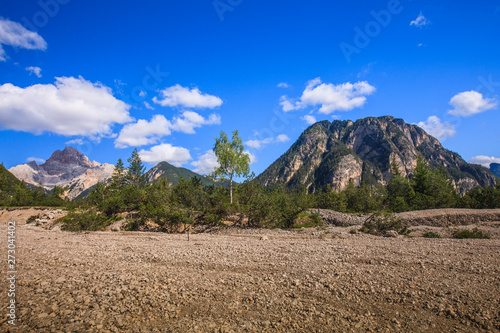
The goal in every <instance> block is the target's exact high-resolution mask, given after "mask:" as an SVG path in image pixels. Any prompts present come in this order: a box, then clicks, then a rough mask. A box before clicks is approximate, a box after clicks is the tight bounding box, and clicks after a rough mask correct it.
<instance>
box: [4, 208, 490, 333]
mask: <svg viewBox="0 0 500 333" xmlns="http://www.w3.org/2000/svg"><path fill="white" fill-rule="evenodd" d="M40 213H42V214H43V216H42V217H50V216H48V214H49V213H51V212H50V211H45V210H34V209H29V210H24V211H13V212H7V211H0V249H1V250H0V253H1V255H2V258H5V253H6V248H7V230H6V229H7V227H6V222H7V220H9V219H11V218H14V219H16V220H17V222H18V226H17V242H18V249H19V252H18V254H17V256H18V281H17V295H18V297H17V303H18V309H17V315H18V319H17V326H16V327H15V328H13V327H11V326H10V325H8V323H7V322H2V324H1V327H0V329H2V330H4V331H17V332H303V331H306V332H335V331H342V332H347V331H353V332H359V331H374V332H379V331H382V332H384V331H387V332H393V331H400V332H478V331H479V332H481V331H485V332H488V331H490V332H499V331H500V240H499V238H498V237H493V238H492V239H485V240H482V239H479V240H472V239H466V240H456V239H450V238H444V239H426V238H420V237H417V238H408V237H396V238H383V237H376V236H371V235H366V234H360V233H356V234H354V233H353V232H354V231H351V230H356V229H357V228H359V227H358V226H351V227H327V228H325V229H303V230H297V231H284V230H261V229H237V228H219V229H215V230H212V232H210V233H203V234H194V235H190V239H189V240H188V238H187V235H186V234H175V235H173V234H160V233H134V232H112V231H107V232H94V233H69V232H61V231H59V230H56V229H52V230H46V229H44V228H43V225H41V224H40V225H39V226H35V224H34V223H30V224H25V223H24V222H25V219H26V218H27V217H29V216H31V215H35V214H40ZM22 219H24V220H22ZM498 225H499V224H498V223H497V222H495V223H494V222H491V223H489V222H488V223H486V222H483V224H482V225H481V227H488V228H491V229H492V230H493V229H495V228H496V229H498ZM468 227H470V226H468ZM423 228H437V227H433V226H425V227H423ZM441 229H443V230H444V229H446V228H441ZM2 234H3V235H4V236H1V235H2ZM1 267H2V272H4V271H5V262H3V263H2V266H1ZM6 289H7V283H6V279H1V281H0V290H1V291H2V292H1V294H0V302H1V303H0V304H3V305H6V304H7V301H8V297H7V293H6V292H5V290H6ZM3 305H0V309H1V312H4V313H6V309H5V306H3ZM0 318H4V314H2V317H0ZM0 321H1V320H0Z"/></svg>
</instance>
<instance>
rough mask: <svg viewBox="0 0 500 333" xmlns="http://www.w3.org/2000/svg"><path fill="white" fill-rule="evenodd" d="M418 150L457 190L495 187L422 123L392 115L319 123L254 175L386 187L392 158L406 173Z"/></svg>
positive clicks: (311, 186) (488, 175) (264, 180)
mask: <svg viewBox="0 0 500 333" xmlns="http://www.w3.org/2000/svg"><path fill="white" fill-rule="evenodd" d="M419 154H421V155H422V156H423V157H424V159H425V160H426V161H427V162H428V165H429V166H430V167H434V168H438V167H444V168H445V170H446V172H447V174H448V176H449V178H450V179H451V180H452V181H453V183H454V185H455V187H456V188H457V189H458V191H459V192H460V193H461V194H464V193H465V192H467V191H468V190H470V189H472V188H474V187H477V186H495V180H496V177H495V176H494V175H493V174H492V172H491V171H489V170H488V169H487V168H485V167H482V166H479V165H475V164H469V163H467V162H465V161H464V160H463V159H462V158H461V157H460V155H458V154H457V153H454V152H451V151H449V150H447V149H444V148H443V146H442V145H441V144H440V143H439V141H438V140H437V139H435V138H434V137H432V136H430V135H429V134H427V133H426V132H425V131H424V130H423V129H421V128H420V127H418V126H416V125H411V124H406V123H405V122H404V121H403V120H402V119H396V118H394V117H391V116H384V117H379V118H374V117H368V118H364V119H359V120H357V121H356V122H352V121H349V120H348V121H339V120H335V121H333V122H329V121H326V120H325V121H321V122H318V123H316V124H314V125H312V126H310V127H309V128H308V129H306V130H305V131H304V133H302V135H301V136H300V137H299V139H298V140H297V141H296V142H295V143H294V144H293V145H292V146H291V148H290V149H289V150H288V151H287V152H286V153H285V154H283V155H282V156H281V157H280V158H279V159H278V160H276V161H275V162H274V163H273V164H272V165H271V166H269V167H268V168H267V169H266V170H265V171H264V172H263V173H262V174H260V175H259V176H258V177H257V178H256V179H257V181H258V182H260V183H261V184H262V185H264V186H267V185H272V184H277V183H284V184H286V185H287V186H289V187H297V186H305V187H306V188H307V189H308V190H309V191H315V190H319V189H322V188H324V187H326V186H327V185H330V186H332V187H333V188H334V189H335V190H343V189H345V188H346V187H347V185H348V183H349V181H353V182H354V184H355V185H359V184H361V183H362V182H365V183H366V184H368V185H375V184H381V185H385V184H386V182H387V180H388V179H390V177H391V161H392V159H393V158H394V159H395V160H396V163H397V165H398V168H399V171H400V173H401V175H403V176H410V175H412V174H413V172H414V170H415V166H416V164H417V157H418V155H419Z"/></svg>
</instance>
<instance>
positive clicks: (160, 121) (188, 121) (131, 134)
mask: <svg viewBox="0 0 500 333" xmlns="http://www.w3.org/2000/svg"><path fill="white" fill-rule="evenodd" d="M214 124H220V116H219V115H217V114H211V115H210V116H208V117H207V118H205V117H202V116H201V115H199V114H198V113H196V112H193V111H184V112H183V113H182V114H181V115H180V116H177V117H174V118H173V119H172V120H168V119H166V118H165V116H163V115H158V114H157V115H154V116H153V118H152V119H151V121H147V120H144V119H139V120H138V121H137V122H135V123H131V124H127V125H125V126H123V128H122V130H121V131H120V134H119V135H118V138H116V140H115V147H116V148H126V147H139V146H144V145H150V144H156V143H158V142H159V141H160V139H161V138H162V137H164V136H167V135H170V134H171V133H172V132H182V133H186V134H195V131H194V129H195V128H198V127H202V126H204V125H214Z"/></svg>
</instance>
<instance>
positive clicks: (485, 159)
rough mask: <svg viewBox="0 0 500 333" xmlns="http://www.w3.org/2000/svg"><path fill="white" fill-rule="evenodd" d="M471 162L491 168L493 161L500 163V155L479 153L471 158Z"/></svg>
mask: <svg viewBox="0 0 500 333" xmlns="http://www.w3.org/2000/svg"><path fill="white" fill-rule="evenodd" d="M469 163H474V164H481V165H482V166H484V167H487V168H489V167H490V164H491V163H500V157H493V156H484V155H479V156H474V157H473V158H471V159H470V161H469Z"/></svg>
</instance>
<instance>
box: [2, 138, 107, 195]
mask: <svg viewBox="0 0 500 333" xmlns="http://www.w3.org/2000/svg"><path fill="white" fill-rule="evenodd" d="M113 170H114V166H113V165H111V164H107V163H104V164H101V163H98V162H96V161H94V162H90V161H89V159H88V158H87V156H85V155H83V154H82V153H80V152H79V151H78V150H76V149H75V148H73V147H66V148H64V150H63V151H60V150H57V151H55V152H54V153H53V154H52V156H51V157H50V158H49V159H48V160H47V161H46V162H45V163H44V164H41V165H38V164H37V163H36V162H35V161H31V162H29V163H26V164H21V165H17V166H15V167H12V168H10V169H9V171H10V172H11V173H12V174H13V175H14V176H16V177H17V178H18V179H20V180H23V181H24V182H26V183H27V184H33V185H38V184H42V186H43V187H44V188H45V189H47V190H50V189H52V188H54V186H61V187H64V186H67V190H66V192H65V194H66V196H67V197H68V198H69V199H74V198H76V197H78V196H79V195H80V193H82V192H84V191H85V190H87V189H88V188H91V187H92V186H94V185H95V184H97V182H104V181H107V180H108V179H109V178H111V175H112V174H113Z"/></svg>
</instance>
